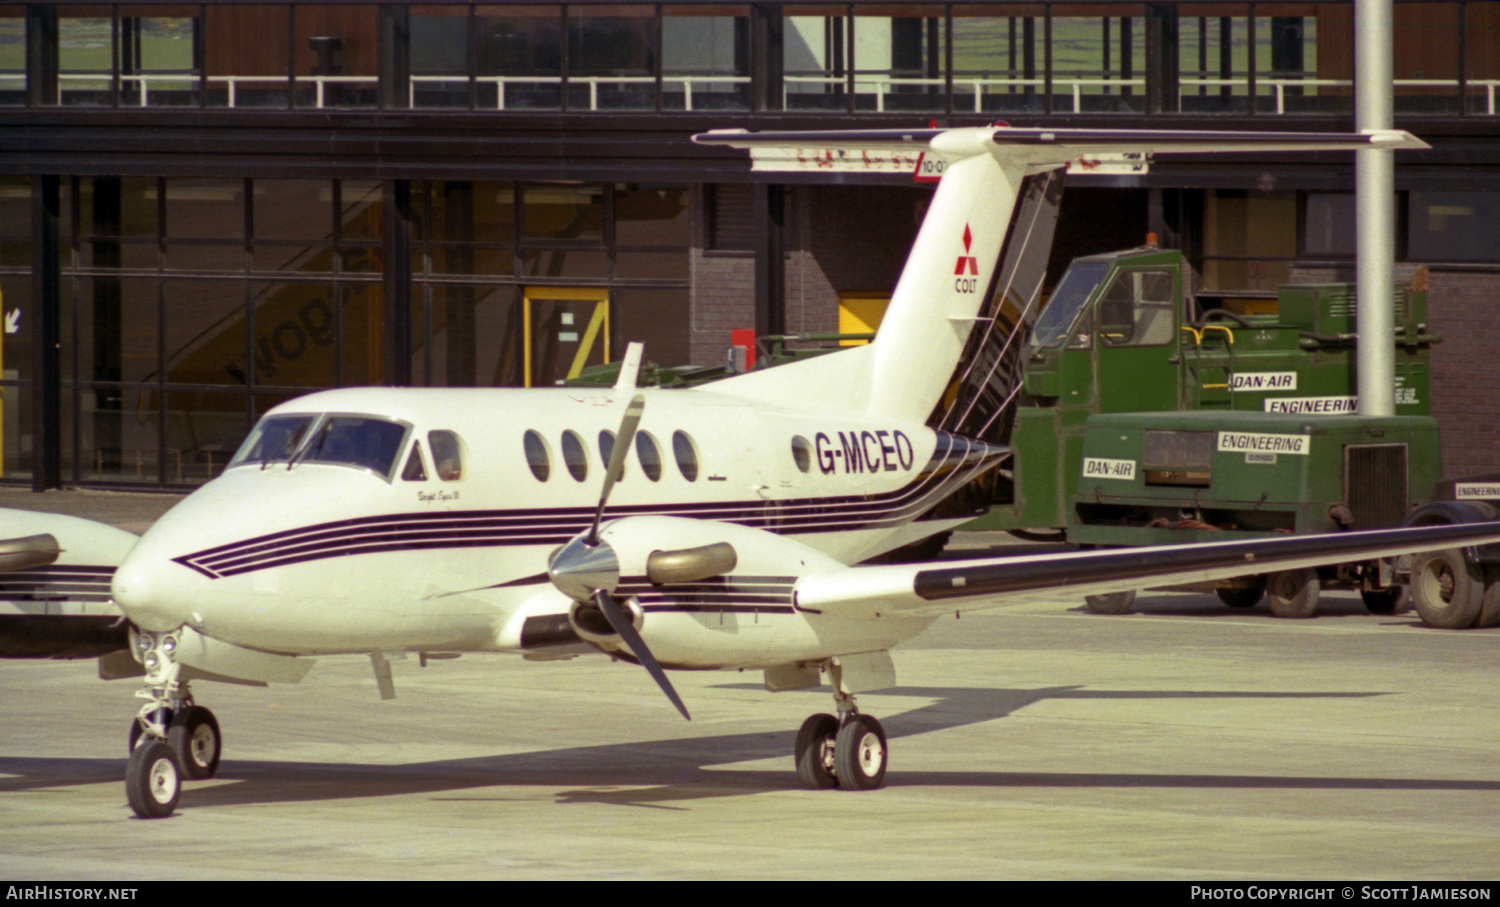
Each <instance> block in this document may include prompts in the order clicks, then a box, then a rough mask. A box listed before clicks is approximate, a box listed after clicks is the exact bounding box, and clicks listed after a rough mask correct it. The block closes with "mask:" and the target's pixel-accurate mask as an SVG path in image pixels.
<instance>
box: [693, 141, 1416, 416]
mask: <svg viewBox="0 0 1500 907" xmlns="http://www.w3.org/2000/svg"><path fill="white" fill-rule="evenodd" d="M694 141H696V142H699V143H700V144H708V145H729V146H733V147H738V148H747V149H750V150H751V154H752V160H753V166H754V168H755V169H758V170H829V169H833V170H838V169H845V168H842V167H840V166H839V165H840V164H841V163H844V162H848V163H849V164H850V165H851V166H852V168H853V169H863V170H870V169H872V167H875V166H884V167H887V168H891V167H899V166H903V165H904V166H905V167H907V168H911V167H912V166H914V165H915V166H920V164H919V163H918V162H919V158H920V157H922V156H930V157H932V158H935V159H938V160H940V161H941V162H942V163H943V165H944V166H943V170H942V180H941V181H940V182H939V183H938V188H937V192H936V193H935V194H934V196H933V200H932V204H931V205H930V206H929V207H928V209H927V217H926V219H925V220H924V221H923V223H922V228H921V230H920V231H919V232H918V234H917V239H916V242H915V243H913V245H912V250H911V254H910V256H909V257H908V258H907V261H906V267H905V269H904V270H903V271H902V272H901V278H900V280H899V281H898V282H897V284H896V290H895V292H894V293H893V294H892V296H891V303H890V306H889V308H887V309H886V314H885V319H884V321H882V322H881V325H880V331H879V333H878V334H877V335H876V338H875V342H874V343H873V344H871V345H870V346H869V347H860V348H856V349H854V350H849V351H846V352H841V353H834V354H832V355H830V356H824V357H819V358H818V359H812V360H807V361H804V362H800V363H794V364H792V365H788V366H781V367H779V368H776V369H772V370H770V371H768V372H762V373H758V374H754V373H753V374H751V375H747V376H742V378H738V379H734V382H735V384H734V388H733V391H734V392H735V393H742V394H744V395H746V396H750V397H756V398H765V399H769V400H775V401H777V402H781V403H787V402H789V401H793V400H798V399H801V400H807V398H808V388H817V389H818V391H819V393H820V394H821V399H819V400H818V401H817V403H818V404H819V405H828V406H836V407H840V408H846V409H847V408H857V409H862V410H865V411H867V412H870V413H871V414H875V415H882V416H889V417H893V418H902V419H908V420H912V421H923V420H925V419H927V418H928V417H929V415H934V414H935V415H937V417H938V418H939V419H940V420H941V424H943V426H944V427H947V428H950V430H951V429H953V428H955V427H959V426H962V427H964V428H966V429H968V430H973V429H972V428H971V426H973V425H974V424H975V422H974V420H975V419H976V418H978V419H979V423H978V424H980V426H981V427H982V428H984V427H992V426H993V425H995V424H996V419H1004V416H1003V410H1006V409H1009V408H1010V406H1011V404H1012V402H1013V400H1014V392H1015V387H1014V379H1013V378H1012V380H1011V382H1010V385H1011V386H1009V387H1006V386H1004V382H1005V379H1004V377H1003V375H1004V373H1005V367H1004V362H1005V361H1006V359H1007V358H1009V357H1013V356H1014V355H1019V350H1018V349H1016V344H1018V343H1019V342H1020V341H1021V339H1022V338H1021V337H1020V336H1019V333H1017V330H1016V329H1012V330H1010V331H1002V332H1000V335H997V334H996V329H994V328H987V329H986V330H985V331H984V332H983V333H984V334H985V335H986V337H989V338H991V339H994V338H996V337H997V336H1000V337H1001V339H1002V340H1003V342H1002V343H1001V345H1000V346H999V347H998V348H997V347H994V346H993V345H992V344H990V343H988V342H986V343H983V344H975V345H973V346H969V345H968V341H969V338H970V335H971V334H972V333H973V332H974V328H975V326H976V325H978V324H981V323H984V324H988V325H993V324H995V322H981V318H994V317H997V316H998V315H999V314H1000V309H1001V308H1003V307H1004V306H1005V305H1012V306H1015V307H1017V308H1018V309H1019V310H1020V312H1019V314H1020V317H1021V320H1020V321H1019V322H1017V321H1015V320H1014V319H1012V325H1023V324H1024V323H1025V322H1026V321H1027V320H1029V319H1028V318H1027V316H1026V314H1025V313H1026V311H1027V310H1030V312H1031V314H1030V317H1034V316H1035V308H1036V306H1037V300H1035V299H1034V298H1031V299H1024V298H1020V297H1022V296H1028V295H1029V296H1032V297H1034V296H1035V293H1034V292H1032V291H1025V292H1019V293H1016V294H1012V293H1011V292H1010V291H1011V290H1012V289H1014V287H1013V286H1010V285H1008V284H1006V285H1002V280H1005V281H1009V280H1010V278H1009V277H1003V276H1002V275H1003V272H1004V271H1005V270H1010V271H1012V273H1014V269H1010V268H1007V269H1002V268H1001V267H1000V261H1001V252H1002V250H1004V249H1005V246H1006V241H1007V235H1008V234H1009V233H1011V232H1012V231H1013V227H1014V224H1013V218H1012V215H1013V213H1014V212H1015V211H1016V208H1017V200H1018V198H1019V197H1020V196H1021V194H1022V192H1023V189H1024V188H1025V187H1024V181H1025V179H1026V177H1027V176H1029V175H1033V174H1045V173H1050V172H1053V171H1057V170H1059V169H1060V168H1064V167H1068V166H1070V165H1081V166H1083V167H1084V168H1085V169H1091V168H1092V166H1093V165H1094V162H1096V161H1097V160H1098V159H1099V158H1100V157H1101V156H1106V155H1128V156H1133V157H1135V158H1138V159H1139V160H1140V161H1141V162H1142V165H1143V164H1144V161H1145V160H1146V158H1147V157H1148V156H1149V155H1151V154H1170V153H1199V154H1201V153H1208V152H1252V151H1337V150H1357V149H1361V148H1382V149H1396V148H1425V147H1427V145H1426V144H1425V143H1423V142H1421V141H1420V140H1418V139H1416V138H1414V137H1413V136H1411V135H1410V134H1408V133H1405V132H1401V131H1399V130H1377V131H1371V132H1367V133H1363V134H1359V133H1355V134H1343V133H1287V132H1276V133H1272V132H1219V131H1215V132H1174V131H1168V130H1157V129H1012V128H1009V127H977V128H964V129H946V130H940V129H916V130H865V131H851V132H806V133H747V132H742V131H725V132H711V133H707V134H704V135H700V136H695V137H694ZM1143 169H1144V166H1140V167H1139V168H1138V170H1143ZM1050 250H1051V233H1050V230H1049V231H1047V233H1046V241H1045V242H1040V243H1037V244H1036V247H1035V248H1031V247H1030V243H1029V241H1028V247H1027V248H1026V249H1025V250H1024V252H1025V254H1026V256H1028V257H1030V256H1038V257H1039V259H1040V262H1041V266H1042V267H1045V264H1046V258H1047V255H1048V254H1049V252H1050ZM1012 251H1017V250H1012ZM1010 257H1012V256H1010V255H1007V258H1010ZM1031 270H1032V272H1033V273H1035V268H1032V269H1031ZM1036 276H1037V280H1038V286H1039V279H1040V275H1039V274H1037V275H1036ZM997 294H998V295H997ZM1013 295H1014V298H1013ZM992 297H993V298H994V299H995V303H994V304H993V305H992V306H991V311H990V313H989V314H982V309H983V307H984V304H985V301H986V300H987V299H991V298H992ZM966 348H968V349H970V350H971V353H977V351H978V350H981V349H988V350H990V356H991V359H992V361H990V362H988V363H977V362H976V363H966V362H965V361H964V359H963V357H964V353H965V349H966ZM997 350H998V351H999V352H997ZM1007 351H1009V352H1007ZM1015 361H1018V360H1014V359H1012V362H1013V363H1014V362H1015ZM970 365H973V367H972V368H971V367H970ZM1016 374H1018V372H1016ZM773 375H774V377H772V376H773ZM956 375H957V376H965V375H967V376H968V378H970V379H977V380H975V381H973V382H971V384H972V388H973V389H972V390H971V391H970V392H969V393H968V396H967V399H965V397H964V396H963V395H960V396H959V398H958V399H956V400H954V401H953V405H952V406H951V407H950V406H943V405H942V404H943V403H944V396H945V394H946V392H947V391H948V390H949V387H950V384H951V383H952V380H953V379H954V377H955V376H956ZM995 376H1002V377H1000V378H998V379H997V378H995ZM810 379H811V380H810ZM724 389H725V390H726V391H729V390H730V389H731V388H730V387H729V386H725V387H724ZM996 405H999V406H1001V407H1002V412H980V409H981V408H982V407H994V406H996Z"/></svg>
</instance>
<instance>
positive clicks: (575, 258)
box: [521, 248, 609, 280]
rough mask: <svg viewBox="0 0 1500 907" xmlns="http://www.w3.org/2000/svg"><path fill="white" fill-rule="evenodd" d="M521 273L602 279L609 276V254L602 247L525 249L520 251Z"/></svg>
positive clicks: (537, 275)
mask: <svg viewBox="0 0 1500 907" xmlns="http://www.w3.org/2000/svg"><path fill="white" fill-rule="evenodd" d="M521 273H522V274H524V275H526V276H527V277H572V278H581V279H590V280H603V279H605V278H607V277H609V256H608V255H607V254H606V253H605V252H604V250H602V249H567V248H564V249H526V250H523V251H522V253H521Z"/></svg>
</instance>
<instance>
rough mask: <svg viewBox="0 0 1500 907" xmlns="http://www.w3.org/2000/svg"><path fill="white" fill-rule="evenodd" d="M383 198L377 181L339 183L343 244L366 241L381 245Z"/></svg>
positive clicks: (340, 234) (344, 181)
mask: <svg viewBox="0 0 1500 907" xmlns="http://www.w3.org/2000/svg"><path fill="white" fill-rule="evenodd" d="M381 198H382V196H381V184H380V182H379V181H378V180H343V181H342V182H340V183H339V204H340V206H341V207H342V211H341V212H340V215H339V217H340V220H341V227H340V231H339V238H340V240H342V241H344V242H351V241H360V240H365V241H368V242H372V243H374V244H376V245H379V243H380V216H381V213H380V212H381Z"/></svg>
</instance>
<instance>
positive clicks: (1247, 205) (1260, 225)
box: [1203, 189, 1297, 290]
mask: <svg viewBox="0 0 1500 907" xmlns="http://www.w3.org/2000/svg"><path fill="white" fill-rule="evenodd" d="M1296 225H1297V200H1296V196H1295V195H1294V194H1293V193H1290V192H1244V191H1234V190H1227V189H1221V190H1218V191H1216V192H1211V193H1208V195H1207V198H1206V199H1205V211H1204V214H1203V232H1204V243H1203V284H1204V286H1205V287H1206V288H1209V289H1215V290H1229V289H1235V290H1274V289H1276V288H1277V287H1278V286H1280V285H1282V284H1284V283H1287V282H1289V281H1288V276H1289V275H1288V265H1289V263H1290V262H1291V261H1292V259H1293V258H1295V257H1296V254H1297V228H1296Z"/></svg>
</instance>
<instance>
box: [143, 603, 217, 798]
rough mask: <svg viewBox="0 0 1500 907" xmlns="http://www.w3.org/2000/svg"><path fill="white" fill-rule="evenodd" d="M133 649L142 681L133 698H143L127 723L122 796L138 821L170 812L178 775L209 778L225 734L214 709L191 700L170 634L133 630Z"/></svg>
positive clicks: (178, 786)
mask: <svg viewBox="0 0 1500 907" xmlns="http://www.w3.org/2000/svg"><path fill="white" fill-rule="evenodd" d="M135 644H136V652H137V654H138V655H139V656H140V659H141V664H143V665H144V666H145V668H146V680H145V683H144V685H143V688H142V689H140V690H138V691H137V692H136V694H135V695H136V696H137V697H138V698H140V699H144V700H146V704H145V705H143V706H141V710H140V712H139V713H138V714H137V715H136V717H135V720H134V721H133V722H131V725H130V734H129V740H130V764H129V766H128V767H127V768H126V770H125V796H126V798H127V799H128V800H129V801H130V808H131V809H133V810H135V814H136V815H138V816H140V817H141V818H142V819H160V818H163V817H165V816H170V815H171V814H172V812H173V811H174V810H175V809H176V808H177V799H178V797H179V796H180V795H181V793H182V780H183V778H190V779H194V780H199V779H203V778H212V777H213V776H214V772H216V771H218V768H219V754H220V752H221V751H222V749H223V741H224V738H223V737H222V736H221V735H220V733H219V722H218V720H217V719H215V718H214V713H213V712H210V711H209V710H208V709H206V708H204V707H202V706H200V705H194V704H193V694H192V692H191V691H190V690H189V689H188V682H187V681H186V680H182V679H181V673H182V666H181V665H179V664H178V663H177V659H176V658H175V657H174V655H175V653H176V651H177V634H175V633H143V632H142V633H137V634H136V637H135Z"/></svg>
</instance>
